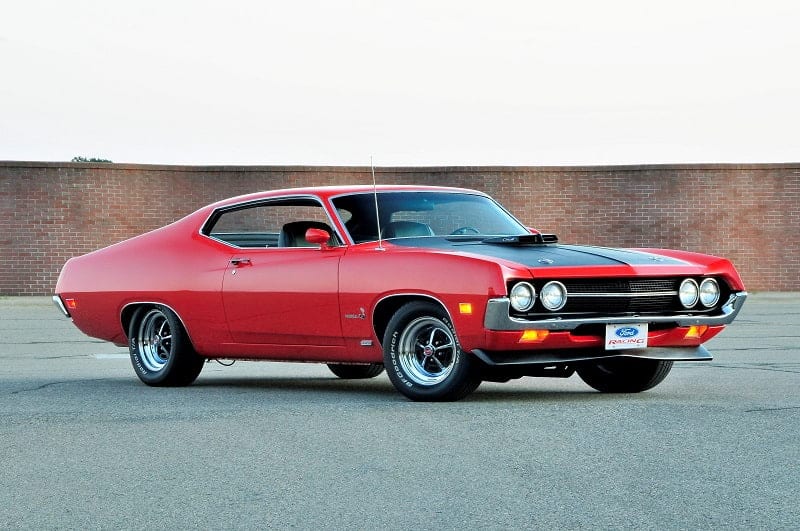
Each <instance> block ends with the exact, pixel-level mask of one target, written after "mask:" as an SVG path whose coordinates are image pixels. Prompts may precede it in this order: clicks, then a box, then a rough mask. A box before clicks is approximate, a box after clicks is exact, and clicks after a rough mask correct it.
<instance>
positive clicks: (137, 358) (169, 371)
mask: <svg viewBox="0 0 800 531" xmlns="http://www.w3.org/2000/svg"><path fill="white" fill-rule="evenodd" d="M128 346H129V350H130V355H131V363H132V364H133V369H134V370H135V371H136V375H137V376H138V377H139V379H140V380H141V381H143V382H144V383H146V384H147V385H153V386H182V385H189V384H191V383H192V382H194V381H195V380H196V379H197V376H198V375H199V374H200V371H201V370H202V368H203V363H204V362H205V360H204V359H203V358H201V357H200V356H198V355H197V354H196V353H195V351H194V349H193V348H192V345H191V343H190V341H189V338H188V336H187V335H186V331H185V330H184V329H183V325H181V322H180V320H179V319H178V317H177V316H176V315H175V313H173V312H172V310H170V309H169V308H166V307H164V306H155V307H150V308H140V309H139V310H137V311H136V313H135V314H134V315H133V318H132V319H131V323H130V326H129V327H128Z"/></svg>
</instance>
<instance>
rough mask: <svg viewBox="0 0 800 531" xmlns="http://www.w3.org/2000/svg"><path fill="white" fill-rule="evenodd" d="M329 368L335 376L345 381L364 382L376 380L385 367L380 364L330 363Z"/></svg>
mask: <svg viewBox="0 0 800 531" xmlns="http://www.w3.org/2000/svg"><path fill="white" fill-rule="evenodd" d="M328 368H329V369H330V370H331V372H332V373H333V374H335V375H336V376H338V377H339V378H342V379H343V380H363V379H365V378H375V377H376V376H378V375H379V374H380V373H382V372H383V365H381V364H380V363H370V364H369V365H344V364H341V363H329V364H328Z"/></svg>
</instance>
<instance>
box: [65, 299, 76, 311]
mask: <svg viewBox="0 0 800 531" xmlns="http://www.w3.org/2000/svg"><path fill="white" fill-rule="evenodd" d="M64 304H66V305H67V309H68V310H74V309H75V308H77V307H78V301H76V300H75V299H64Z"/></svg>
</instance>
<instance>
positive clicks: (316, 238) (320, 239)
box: [306, 229, 331, 249]
mask: <svg viewBox="0 0 800 531" xmlns="http://www.w3.org/2000/svg"><path fill="white" fill-rule="evenodd" d="M330 239H331V235H330V234H328V231H326V230H322V229H308V230H307V231H306V241H307V242H308V243H313V244H314V245H319V246H320V247H321V248H322V249H326V248H327V247H328V241H329V240H330Z"/></svg>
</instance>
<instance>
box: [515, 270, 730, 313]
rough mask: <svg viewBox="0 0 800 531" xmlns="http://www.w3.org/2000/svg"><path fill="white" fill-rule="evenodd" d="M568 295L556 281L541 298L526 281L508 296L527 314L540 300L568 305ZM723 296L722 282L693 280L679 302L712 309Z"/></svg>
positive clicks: (554, 306) (547, 305)
mask: <svg viewBox="0 0 800 531" xmlns="http://www.w3.org/2000/svg"><path fill="white" fill-rule="evenodd" d="M567 296H568V294H567V288H566V286H564V284H562V283H561V282H557V281H555V280H552V281H550V282H548V283H547V284H545V285H544V286H542V287H541V290H540V291H539V293H538V297H537V293H536V288H535V287H534V286H533V284H531V283H530V282H525V281H522V282H517V283H516V284H514V285H513V286H512V287H511V290H510V291H509V294H508V298H509V301H510V302H511V307H512V308H513V309H514V311H517V312H527V311H528V310H530V309H531V308H533V307H534V306H535V305H536V301H537V298H538V300H539V302H540V303H541V305H542V307H543V308H544V309H546V310H549V311H551V312H556V311H558V310H560V309H562V308H563V307H564V306H565V305H566V304H567ZM583 296H584V297H586V296H587V295H583ZM720 296H721V293H720V288H719V283H718V282H717V281H716V280H714V279H713V278H705V279H703V280H701V281H700V282H699V283H698V281H697V280H695V279H693V278H687V279H684V280H683V281H682V282H681V283H680V286H679V288H678V299H679V300H680V303H681V305H682V306H683V307H684V308H686V309H687V310H688V309H692V308H695V307H698V306H702V307H703V308H713V307H714V306H715V305H716V304H717V303H718V302H719V299H720Z"/></svg>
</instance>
